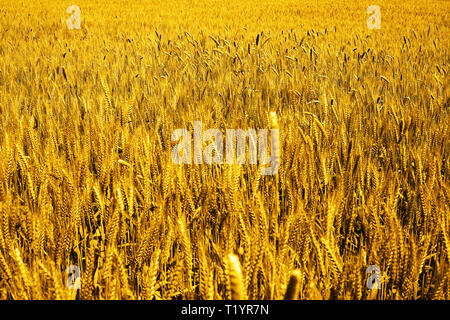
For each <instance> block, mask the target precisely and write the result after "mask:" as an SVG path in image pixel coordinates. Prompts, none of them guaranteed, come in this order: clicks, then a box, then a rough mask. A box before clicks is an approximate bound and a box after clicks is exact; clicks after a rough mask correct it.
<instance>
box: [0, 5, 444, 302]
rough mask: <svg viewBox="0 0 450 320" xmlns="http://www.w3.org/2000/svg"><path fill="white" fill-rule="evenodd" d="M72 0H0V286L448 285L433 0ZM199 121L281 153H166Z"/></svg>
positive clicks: (6, 291)
mask: <svg viewBox="0 0 450 320" xmlns="http://www.w3.org/2000/svg"><path fill="white" fill-rule="evenodd" d="M2 2H6V1H2ZM430 2H431V3H433V4H435V5H430ZM76 4H77V5H78V6H79V7H80V8H81V15H82V23H81V30H68V29H67V27H66V26H65V20H66V19H67V15H66V13H65V10H66V7H67V6H68V5H69V4H67V3H65V2H64V1H63V3H61V2H58V1H54V0H44V1H40V2H39V4H37V3H34V2H32V1H22V2H21V1H18V2H17V1H14V2H8V3H2V5H1V6H0V230H1V232H0V298H1V299H247V298H248V299H283V298H285V299H449V298H450V268H449V259H450V240H449V238H450V153H449V152H450V142H449V141H450V126H449V123H450V106H449V86H448V85H449V83H448V82H449V77H448V76H447V75H448V72H449V67H450V66H449V61H448V57H449V51H448V34H450V33H449V31H450V30H449V24H448V20H446V19H447V18H448V15H446V13H447V12H449V3H448V2H446V1H437V0H432V1H412V0H407V1H387V0H380V1H378V5H379V6H380V7H381V10H382V25H381V29H380V30H368V29H367V27H366V19H367V15H366V8H367V6H369V5H370V4H372V3H368V2H367V3H366V2H365V1H362V3H361V2H355V3H352V4H349V3H348V1H343V0H342V1H339V0H333V1H312V2H311V1H306V0H305V1H297V0H295V1H294V0H258V1H256V0H245V1H237V2H235V1H230V2H229V1H212V0H199V1H195V2H192V1H165V2H163V3H162V2H161V1H156V0H151V1H146V2H145V3H144V2H141V1H133V0H131V1H130V0H127V1H122V0H121V1H115V2H114V5H112V4H110V5H106V4H103V2H101V1H86V0H80V1H77V3H76ZM416 13H417V15H416ZM197 120H198V121H202V122H203V124H204V127H205V128H218V129H220V130H221V131H222V132H223V133H224V132H225V129H226V128H243V129H245V128H261V129H271V128H272V129H279V133H280V141H279V149H280V157H281V158H280V163H279V170H278V173H277V174H276V175H273V176H261V175H260V174H259V170H260V168H259V166H258V165H250V164H249V165H237V164H234V165H229V164H221V165H176V164H173V163H172V161H171V157H170V155H171V150H172V147H173V142H172V141H171V133H172V132H173V131H174V130H175V129H177V128H187V129H188V130H190V131H191V132H192V128H193V122H194V121H197ZM71 265H74V266H77V267H78V268H79V271H80V277H81V278H80V279H81V289H79V290H69V289H68V287H67V279H68V276H69V275H68V274H67V273H66V270H67V269H68V267H69V266H71ZM371 265H376V266H378V267H379V268H380V271H381V278H380V281H381V287H380V289H379V290H368V288H367V286H366V283H367V280H368V277H369V276H370V275H369V274H367V273H366V270H367V268H368V267H369V266H371Z"/></svg>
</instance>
